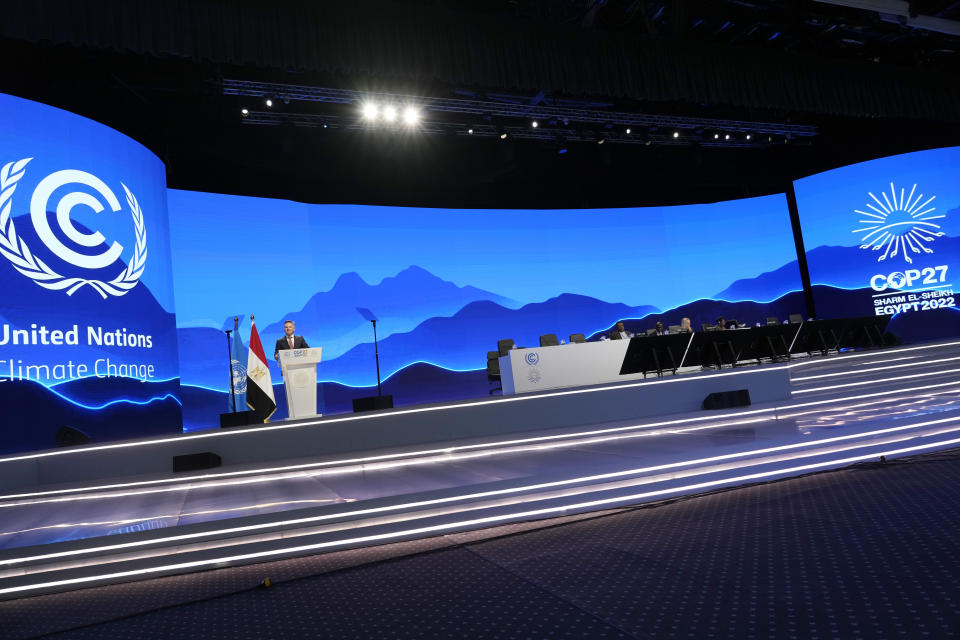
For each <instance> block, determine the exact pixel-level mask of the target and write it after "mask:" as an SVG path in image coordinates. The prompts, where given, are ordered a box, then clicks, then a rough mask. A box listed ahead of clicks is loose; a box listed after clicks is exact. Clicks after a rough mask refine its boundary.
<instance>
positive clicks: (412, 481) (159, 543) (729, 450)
mask: <svg viewBox="0 0 960 640" xmlns="http://www.w3.org/2000/svg"><path fill="white" fill-rule="evenodd" d="M958 362H960V343H953V342H950V343H941V344H936V345H922V346H912V347H901V348H891V349H885V350H877V351H869V352H858V353H847V354H841V355H836V356H829V357H813V358H804V359H799V360H795V361H794V362H792V363H791V364H790V365H789V369H790V395H791V398H790V399H789V400H784V401H782V402H772V403H762V404H754V405H752V406H749V407H743V408H740V409H731V410H726V411H720V412H707V411H697V412H687V413H678V414H670V415H660V416H651V417H646V418H641V419H636V420H628V421H615V422H603V423H597V424H588V425H580V426H577V427H574V428H570V427H566V428H563V429H557V430H552V431H550V430H542V429H539V430H536V431H533V432H531V433H527V434H512V435H510V436H509V437H495V438H486V439H477V438H473V439H470V440H465V441H458V440H456V439H451V440H450V441H449V442H448V443H445V444H444V445H443V447H442V448H438V447H436V446H431V447H424V448H422V449H421V450H416V449H411V448H409V447H407V448H404V449H402V450H389V449H384V450H374V451H369V452H365V453H364V454H363V455H361V456H357V455H351V456H349V457H348V458H346V459H344V458H345V457H340V458H337V457H333V458H330V459H323V460H317V459H291V460H286V461H283V462H282V463H274V462H271V463H270V464H265V465H260V466H258V465H256V464H252V465H250V464H248V465H244V466H238V467H235V468H234V467H221V468H218V469H215V470H211V471H210V472H208V473H194V474H188V477H187V478H184V477H176V476H172V475H171V474H167V475H166V476H161V477H155V476H151V477H147V478H141V479H137V478H128V479H125V480H124V481H119V482H102V481H99V482H91V483H87V484H85V485H81V486H73V487H69V488H40V489H39V490H34V491H25V492H18V493H7V494H6V495H3V496H0V522H2V525H0V549H2V552H0V597H6V598H9V597H18V596H19V595H32V594H34V593H37V592H42V591H45V590H56V589H62V588H70V587H79V586H84V585H86V584H97V583H101V582H104V581H116V580H122V579H135V578H136V577H138V576H140V575H162V574H164V573H176V572H183V571H188V570H194V569H202V568H204V567H207V566H214V564H215V563H217V562H219V563H220V564H219V565H216V566H221V565H222V564H239V563H245V562H255V561H258V559H261V558H263V559H266V558H275V557H278V556H280V557H282V556H284V555H291V554H298V553H301V554H302V553H311V552H317V551H321V550H323V549H326V548H346V547H350V546H363V545H367V544H375V543H377V542H379V541H390V540H396V539H405V538H410V537H423V536H428V535H434V534H436V533H438V532H443V531H447V530H464V529H470V528H477V527H480V526H489V525H490V524H497V523H503V522H509V521H516V520H529V519H535V518H541V517H553V516H556V515H561V514H564V513H574V512H583V511H590V510H596V509H602V508H608V507H611V506H618V505H623V504H635V503H640V502H644V501H651V500H659V499H662V498H664V497H670V496H676V495H685V494H690V493H696V492H698V491H703V490H708V489H711V488H716V487H720V486H736V485H739V484H746V483H750V482H755V481H763V480H767V479H772V478H776V477H784V476H789V475H799V474H802V473H805V472H808V471H817V470H822V469H826V468H831V467H838V466H844V465H847V464H850V463H852V462H856V461H859V460H868V459H877V458H878V457H879V456H880V455H885V456H887V457H896V456H899V455H913V454H916V453H923V452H926V451H932V450H937V449H941V448H948V447H955V446H957V444H958V442H960V412H958V409H960V369H958V367H957V366H956V364H957V363H958ZM454 432H455V431H454V429H451V433H454ZM361 534H362V535H361ZM174 554H180V555H178V556H177V559H178V562H176V563H173V562H172V561H171V560H170V558H172V557H173V555H174ZM174 565H176V566H174ZM181 565H184V566H181ZM38 585H40V586H38Z"/></svg>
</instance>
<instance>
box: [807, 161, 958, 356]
mask: <svg viewBox="0 0 960 640" xmlns="http://www.w3.org/2000/svg"><path fill="white" fill-rule="evenodd" d="M958 178H960V147H949V148H944V149H933V150H930V151H917V152H914V153H905V154H902V155H897V156H891V157H887V158H879V159H877V160H870V161H868V162H861V163H859V164H854V165H850V166H847V167H841V168H839V169H834V170H832V171H827V172H824V173H820V174H817V175H813V176H810V177H807V178H803V179H802V180H798V181H796V182H795V183H794V188H795V190H796V194H797V208H798V210H799V214H800V220H801V224H802V229H803V238H804V246H805V248H806V254H807V264H808V266H809V270H810V281H811V284H812V285H813V293H814V303H815V305H816V309H817V314H818V315H819V316H820V317H824V318H830V317H849V316H867V315H888V316H897V319H896V322H894V324H893V325H892V326H891V329H893V330H894V331H895V332H897V331H899V332H900V333H901V334H903V335H902V337H909V338H911V339H921V338H924V337H937V336H936V335H935V332H936V331H938V330H937V329H935V328H934V327H933V326H932V323H933V318H934V317H938V318H941V319H943V318H946V319H948V320H949V319H950V318H952V317H953V316H954V315H955V314H952V313H950V312H946V316H944V313H943V312H941V313H938V314H928V315H927V316H923V317H925V318H926V319H921V317H920V316H918V315H917V314H921V313H923V312H925V311H937V310H949V309H954V308H955V307H956V306H957V303H958V300H957V299H956V296H955V295H954V281H955V279H956V278H957V277H958V276H960V179H958ZM914 317H916V320H912V319H911V318H914ZM908 327H909V328H908ZM924 327H926V328H924ZM918 331H919V333H917V332H918ZM925 331H926V333H925ZM907 334H909V336H908V335H907Z"/></svg>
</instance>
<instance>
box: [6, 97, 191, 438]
mask: <svg viewBox="0 0 960 640" xmlns="http://www.w3.org/2000/svg"><path fill="white" fill-rule="evenodd" d="M166 207H167V205H166V179H165V171H164V166H163V163H161V162H160V160H159V159H158V158H157V157H156V156H155V155H154V154H153V153H151V152H150V151H148V150H147V149H145V148H144V147H143V146H141V145H140V144H138V143H136V142H134V141H133V140H131V139H129V138H127V137H126V136H124V135H122V134H120V133H118V132H116V131H114V130H112V129H110V128H109V127H106V126H103V125H101V124H98V123H96V122H93V121H91V120H88V119H86V118H82V117H80V116H77V115H74V114H72V113H68V112H66V111H62V110H59V109H55V108H53V107H49V106H47V105H43V104H38V103H36V102H31V101H29V100H23V99H20V98H15V97H12V96H7V95H0V282H2V283H3V295H2V296H0V406H2V407H3V419H2V420H0V425H2V426H0V452H10V451H24V450H35V449H46V448H52V447H54V446H55V445H56V440H55V434H56V432H57V431H58V430H59V429H60V428H61V427H63V426H69V427H72V428H74V429H79V430H80V431H82V432H84V433H85V434H87V436H89V438H90V440H91V442H102V441H104V440H110V439H114V438H121V437H123V438H126V437H137V436H143V435H151V434H156V433H164V432H168V433H176V432H178V431H179V430H180V424H181V414H180V404H179V402H180V400H179V381H178V377H179V373H178V358H177V339H176V328H175V321H174V306H173V303H174V300H173V283H172V276H171V272H170V240H169V236H168V223H167V208H166Z"/></svg>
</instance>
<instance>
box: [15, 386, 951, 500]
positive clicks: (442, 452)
mask: <svg viewBox="0 0 960 640" xmlns="http://www.w3.org/2000/svg"><path fill="white" fill-rule="evenodd" d="M958 384H960V382H957V381H954V382H945V383H938V384H930V385H924V386H921V387H915V388H913V389H911V390H910V391H909V392H906V391H903V390H900V389H895V390H890V391H880V392H875V393H868V394H862V395H858V396H851V397H843V398H830V399H825V400H816V401H812V402H804V403H795V404H791V405H787V406H786V407H772V408H766V409H751V410H746V411H738V412H734V413H729V414H724V415H722V416H696V417H689V418H679V419H675V420H664V421H659V422H652V423H642V424H636V425H628V426H623V427H609V428H604V429H595V430H591V431H581V432H577V433H569V434H556V435H550V436H537V437H531V438H518V439H513V440H504V441H499V442H492V443H479V444H472V445H461V446H456V447H445V448H437V449H427V450H423V451H413V452H403V453H395V454H383V455H378V456H367V457H363V458H348V459H344V460H332V461H324V462H310V463H303V464H297V465H285V466H281V467H269V468H259V469H248V470H244V471H231V472H224V473H218V474H203V475H198V476H187V477H179V478H160V479H156V480H141V481H136V482H127V483H114V484H107V485H98V486H93V487H74V488H70V489H56V490H50V491H37V492H30V493H20V494H8V495H6V496H0V501H3V500H14V499H22V498H33V497H42V496H54V495H63V494H66V493H79V492H92V491H102V490H108V489H126V488H131V487H142V486H149V485H155V484H164V483H178V484H180V485H184V484H192V483H195V482H196V481H204V480H214V481H215V480H216V479H219V478H228V477H237V476H244V475H256V474H265V473H267V474H281V473H283V472H294V471H304V470H308V469H319V468H322V467H331V466H336V465H342V466H348V465H370V464H375V463H381V462H385V461H389V460H397V459H402V458H415V457H424V456H444V457H443V458H440V459H439V460H436V462H445V461H449V460H451V459H456V458H455V457H453V454H454V453H455V452H458V451H467V450H473V449H485V448H495V447H516V446H518V445H524V444H530V443H534V442H547V441H551V440H561V439H571V438H582V437H595V436H599V435H602V434H608V433H617V432H623V431H631V430H637V429H642V428H646V429H653V428H656V427H663V426H670V425H681V424H688V423H695V422H702V421H707V420H715V419H725V418H739V417H742V416H748V415H758V414H764V413H773V414H776V413H777V412H780V411H784V410H786V409H788V408H802V407H809V406H822V405H828V404H836V403H840V402H849V401H851V400H861V399H865V398H877V397H880V396H888V395H898V394H899V395H904V396H905V397H909V396H911V395H916V393H917V392H919V391H925V390H930V389H943V387H950V386H953V387H955V388H954V389H943V390H942V391H940V392H939V393H948V392H950V391H953V390H958V389H960V387H957V385H958ZM860 406H866V405H852V406H851V407H850V408H857V407H860ZM812 413H817V411H808V412H801V413H791V414H787V415H783V416H779V417H781V418H786V417H796V416H800V415H810V414H812ZM730 424H731V423H720V424H718V425H716V426H718V427H720V426H729V425H730ZM734 424H736V423H734ZM638 435H640V434H638ZM576 444H579V443H578V442H575V443H571V446H573V445H576ZM516 451H517V450H516V449H510V450H505V451H503V452H502V453H503V454H511V453H515V452H516ZM521 451H523V450H521ZM490 455H494V454H490ZM271 479H273V478H271ZM276 479H283V478H276ZM230 484H233V483H232V482H227V483H220V484H212V483H207V484H204V485H202V487H203V488H207V487H212V486H229V485H230ZM237 484H241V483H240V482H237ZM165 490H166V491H179V490H182V488H181V487H180V486H177V487H168V488H166V489H165ZM105 497H112V496H105ZM3 506H4V505H2V504H0V508H2V507H3Z"/></svg>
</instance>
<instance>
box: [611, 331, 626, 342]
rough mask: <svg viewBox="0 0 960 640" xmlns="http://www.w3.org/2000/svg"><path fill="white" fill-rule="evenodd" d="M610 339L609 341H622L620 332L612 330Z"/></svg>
mask: <svg viewBox="0 0 960 640" xmlns="http://www.w3.org/2000/svg"><path fill="white" fill-rule="evenodd" d="M610 339H611V340H622V339H623V336H621V335H620V332H619V331H617V330H616V329H614V330H613V331H611V332H610Z"/></svg>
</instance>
